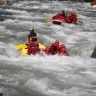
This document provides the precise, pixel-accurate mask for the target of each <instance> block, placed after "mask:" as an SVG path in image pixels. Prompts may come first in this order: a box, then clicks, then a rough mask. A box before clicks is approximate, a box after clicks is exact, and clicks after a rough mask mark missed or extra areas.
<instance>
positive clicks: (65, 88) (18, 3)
mask: <svg viewBox="0 0 96 96" xmlns="http://www.w3.org/2000/svg"><path fill="white" fill-rule="evenodd" d="M62 10H65V11H66V12H67V13H69V12H71V11H75V12H76V13H77V16H78V19H79V20H82V21H83V22H84V23H83V24H79V25H73V24H62V25H61V26H60V25H54V24H52V23H51V22H48V23H46V22H44V19H50V18H51V17H52V16H53V15H55V14H56V13H57V12H58V11H62ZM31 27H34V28H35V32H36V33H37V35H38V41H39V42H40V43H42V44H44V45H45V46H49V45H50V44H51V43H53V42H54V41H55V40H56V39H58V40H60V43H65V44H66V48H67V51H68V52H69V54H70V55H71V56H70V57H67V56H60V57H59V56H57V55H55V56H45V57H40V56H39V55H36V56H20V55H19V52H18V51H16V50H15V49H14V46H16V45H18V44H20V43H25V42H26V40H27V36H28V34H29V29H30V28H31ZM95 46H96V8H92V7H90V6H87V4H86V3H72V2H70V1H61V2H60V1H48V0H46V1H44V0H43V1H38V0H34V1H33V0H25V1H23V0H15V1H14V0H13V3H12V5H10V6H0V92H1V93H3V95H4V96H96V65H95V64H96V60H95V59H92V58H90V56H91V54H92V52H93V49H94V47H95Z"/></svg>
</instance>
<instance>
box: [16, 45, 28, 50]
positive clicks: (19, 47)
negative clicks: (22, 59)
mask: <svg viewBox="0 0 96 96" xmlns="http://www.w3.org/2000/svg"><path fill="white" fill-rule="evenodd" d="M22 48H27V45H25V44H19V45H16V46H15V49H16V50H19V49H22Z"/></svg>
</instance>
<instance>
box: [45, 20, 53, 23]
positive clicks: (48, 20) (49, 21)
mask: <svg viewBox="0 0 96 96" xmlns="http://www.w3.org/2000/svg"><path fill="white" fill-rule="evenodd" d="M44 22H46V23H47V22H52V20H51V19H44Z"/></svg>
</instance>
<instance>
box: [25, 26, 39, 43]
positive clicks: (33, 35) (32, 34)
mask: <svg viewBox="0 0 96 96" xmlns="http://www.w3.org/2000/svg"><path fill="white" fill-rule="evenodd" d="M36 41H37V34H36V33H35V32H34V28H31V29H30V34H29V35H28V41H27V42H26V44H30V43H33V42H36Z"/></svg>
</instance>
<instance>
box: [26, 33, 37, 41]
mask: <svg viewBox="0 0 96 96" xmlns="http://www.w3.org/2000/svg"><path fill="white" fill-rule="evenodd" d="M35 36H37V34H36V33H30V34H29V35H28V38H30V37H35ZM34 41H37V38H33V39H32V42H34Z"/></svg>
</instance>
